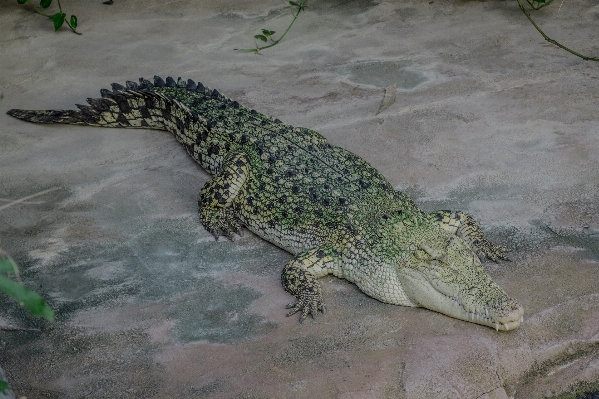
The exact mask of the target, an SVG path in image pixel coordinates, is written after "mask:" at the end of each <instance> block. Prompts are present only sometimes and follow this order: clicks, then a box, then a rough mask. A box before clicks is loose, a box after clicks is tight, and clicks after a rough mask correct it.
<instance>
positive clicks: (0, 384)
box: [0, 0, 27, 393]
mask: <svg viewBox="0 0 599 399" xmlns="http://www.w3.org/2000/svg"><path fill="white" fill-rule="evenodd" d="M25 1H27V0H25ZM25 1H24V2H25ZM24 2H23V3H24ZM23 3H21V4H23ZM6 391H8V382H6V381H2V380H0V393H7V392H6Z"/></svg>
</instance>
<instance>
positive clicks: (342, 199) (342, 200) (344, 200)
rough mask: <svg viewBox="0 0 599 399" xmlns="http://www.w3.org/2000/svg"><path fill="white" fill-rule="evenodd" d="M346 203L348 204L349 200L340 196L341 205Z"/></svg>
mask: <svg viewBox="0 0 599 399" xmlns="http://www.w3.org/2000/svg"><path fill="white" fill-rule="evenodd" d="M345 204H347V200H346V199H345V198H343V197H340V198H339V205H345Z"/></svg>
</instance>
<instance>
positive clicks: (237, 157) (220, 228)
mask: <svg viewBox="0 0 599 399" xmlns="http://www.w3.org/2000/svg"><path fill="white" fill-rule="evenodd" d="M249 170H250V162H249V159H248V157H247V155H246V154H245V153H243V152H241V151H236V152H232V153H231V154H229V155H227V157H226V158H225V159H224V160H223V164H222V167H221V169H220V171H219V172H218V174H217V175H216V176H214V178H213V179H212V180H210V181H209V182H207V183H206V184H205V185H204V187H203V188H202V190H200V199H199V201H198V205H199V207H200V211H199V216H200V222H201V223H202V225H203V226H204V228H206V230H208V232H210V233H211V234H212V235H213V236H214V238H218V237H219V236H221V235H224V236H226V237H228V238H232V237H233V234H239V230H240V229H241V225H240V223H239V221H238V218H237V216H236V215H235V213H234V212H233V209H232V208H231V204H232V203H233V201H234V200H235V198H236V197H237V196H238V195H239V193H240V192H241V190H242V188H243V185H244V184H245V182H246V180H247V178H248V174H249Z"/></svg>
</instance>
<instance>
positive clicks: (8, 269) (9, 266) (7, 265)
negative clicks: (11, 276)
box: [0, 258, 15, 273]
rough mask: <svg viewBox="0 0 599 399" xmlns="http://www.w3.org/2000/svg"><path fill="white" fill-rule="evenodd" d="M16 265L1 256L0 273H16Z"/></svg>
mask: <svg viewBox="0 0 599 399" xmlns="http://www.w3.org/2000/svg"><path fill="white" fill-rule="evenodd" d="M14 272H15V267H14V266H13V263H12V262H11V261H10V260H9V259H4V258H0V273H14Z"/></svg>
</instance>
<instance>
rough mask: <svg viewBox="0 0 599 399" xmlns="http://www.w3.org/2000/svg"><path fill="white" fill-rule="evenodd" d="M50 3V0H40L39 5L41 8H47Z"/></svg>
mask: <svg viewBox="0 0 599 399" xmlns="http://www.w3.org/2000/svg"><path fill="white" fill-rule="evenodd" d="M50 4H52V0H41V1H40V7H42V8H48V7H50Z"/></svg>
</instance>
